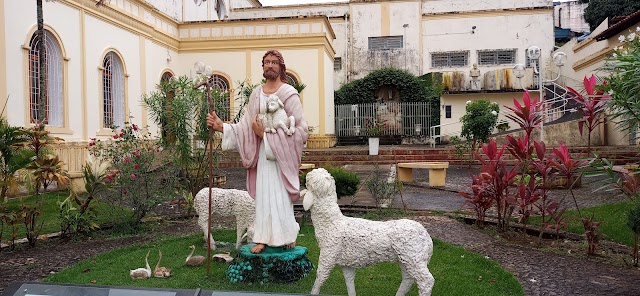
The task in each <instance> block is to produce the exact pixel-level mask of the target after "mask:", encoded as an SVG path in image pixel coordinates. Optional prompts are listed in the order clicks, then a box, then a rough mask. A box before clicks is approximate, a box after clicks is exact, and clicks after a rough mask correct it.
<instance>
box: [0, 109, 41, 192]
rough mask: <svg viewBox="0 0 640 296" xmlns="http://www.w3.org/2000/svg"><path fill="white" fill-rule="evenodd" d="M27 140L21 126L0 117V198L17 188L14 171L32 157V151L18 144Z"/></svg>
mask: <svg viewBox="0 0 640 296" xmlns="http://www.w3.org/2000/svg"><path fill="white" fill-rule="evenodd" d="M27 140H28V135H27V133H26V131H25V130H24V129H23V128H20V127H14V126H10V125H9V123H8V122H7V120H6V119H5V118H4V117H1V118H0V199H2V200H4V202H6V201H7V198H8V195H9V194H14V193H16V191H17V188H18V179H17V178H16V172H17V171H18V170H20V169H22V168H25V167H26V166H27V165H28V164H29V163H30V162H31V160H32V159H31V158H32V157H33V155H34V154H33V152H32V151H31V150H29V149H25V148H24V147H22V146H21V145H20V144H21V143H23V142H25V141H27Z"/></svg>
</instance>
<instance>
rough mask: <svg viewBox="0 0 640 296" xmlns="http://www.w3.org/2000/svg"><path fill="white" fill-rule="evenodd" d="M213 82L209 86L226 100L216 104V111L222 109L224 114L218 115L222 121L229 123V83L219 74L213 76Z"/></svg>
mask: <svg viewBox="0 0 640 296" xmlns="http://www.w3.org/2000/svg"><path fill="white" fill-rule="evenodd" d="M212 79H213V81H211V82H212V83H211V86H212V87H213V88H214V89H216V90H218V91H219V92H220V93H221V94H222V95H223V96H224V97H225V98H226V100H224V101H222V102H219V103H218V104H216V105H218V109H220V108H221V109H222V110H223V111H224V112H221V113H220V115H221V116H220V118H221V119H222V120H224V121H229V120H231V112H230V111H231V110H230V109H231V104H230V97H231V94H230V93H229V89H230V87H229V81H228V80H227V78H225V77H224V76H222V75H219V74H213V78H212Z"/></svg>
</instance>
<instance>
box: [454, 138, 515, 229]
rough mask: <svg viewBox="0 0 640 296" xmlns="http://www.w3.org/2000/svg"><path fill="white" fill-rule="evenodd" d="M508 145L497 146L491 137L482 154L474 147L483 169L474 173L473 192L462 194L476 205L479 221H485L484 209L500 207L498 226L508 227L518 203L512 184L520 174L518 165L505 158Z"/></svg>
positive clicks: (498, 209)
mask: <svg viewBox="0 0 640 296" xmlns="http://www.w3.org/2000/svg"><path fill="white" fill-rule="evenodd" d="M505 147H506V146H505V145H503V146H502V147H500V149H498V145H497V144H496V142H495V140H493V139H491V140H490V141H489V143H488V144H483V145H482V152H483V155H484V157H483V155H480V154H479V153H477V152H475V151H474V153H473V154H474V157H475V158H476V159H477V160H479V161H480V163H481V164H482V166H481V169H480V171H481V173H480V175H478V176H477V177H474V181H473V184H472V187H471V188H472V190H473V195H471V194H468V193H466V192H460V193H459V194H460V195H461V196H462V197H464V198H466V199H467V201H466V202H465V205H469V206H471V207H473V208H474V209H475V211H476V215H477V217H476V218H477V219H476V220H480V222H476V223H477V224H479V225H482V224H483V223H484V218H485V217H484V213H485V212H486V210H487V209H489V208H490V207H491V206H493V205H495V206H496V209H497V214H498V217H497V220H498V230H499V231H506V230H507V229H508V228H509V221H510V219H511V214H512V213H513V209H514V207H515V205H516V203H517V201H516V195H515V192H512V191H516V190H515V189H514V188H513V187H514V186H513V184H514V181H515V177H516V176H517V175H518V170H517V167H513V168H511V169H509V168H508V167H507V163H506V161H505V160H504V157H503V155H504V150H505Z"/></svg>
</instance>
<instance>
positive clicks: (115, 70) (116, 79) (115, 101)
mask: <svg viewBox="0 0 640 296" xmlns="http://www.w3.org/2000/svg"><path fill="white" fill-rule="evenodd" d="M102 67H103V68H104V70H103V71H102V96H103V104H102V105H103V109H102V110H103V111H102V112H103V120H102V124H103V126H104V127H105V128H108V127H110V126H112V125H115V126H118V127H123V126H124V121H125V119H124V115H125V114H124V68H123V66H122V61H121V60H120V58H119V57H118V55H117V54H116V53H115V52H113V51H110V52H108V53H107V55H106V56H105V57H104V60H103V61H102Z"/></svg>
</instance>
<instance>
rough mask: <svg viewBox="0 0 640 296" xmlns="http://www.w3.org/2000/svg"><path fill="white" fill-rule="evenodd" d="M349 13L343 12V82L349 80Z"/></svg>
mask: <svg viewBox="0 0 640 296" xmlns="http://www.w3.org/2000/svg"><path fill="white" fill-rule="evenodd" d="M349 64H350V63H349V13H348V12H347V13H345V14H344V70H345V72H344V83H345V84H346V83H347V82H349Z"/></svg>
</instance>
